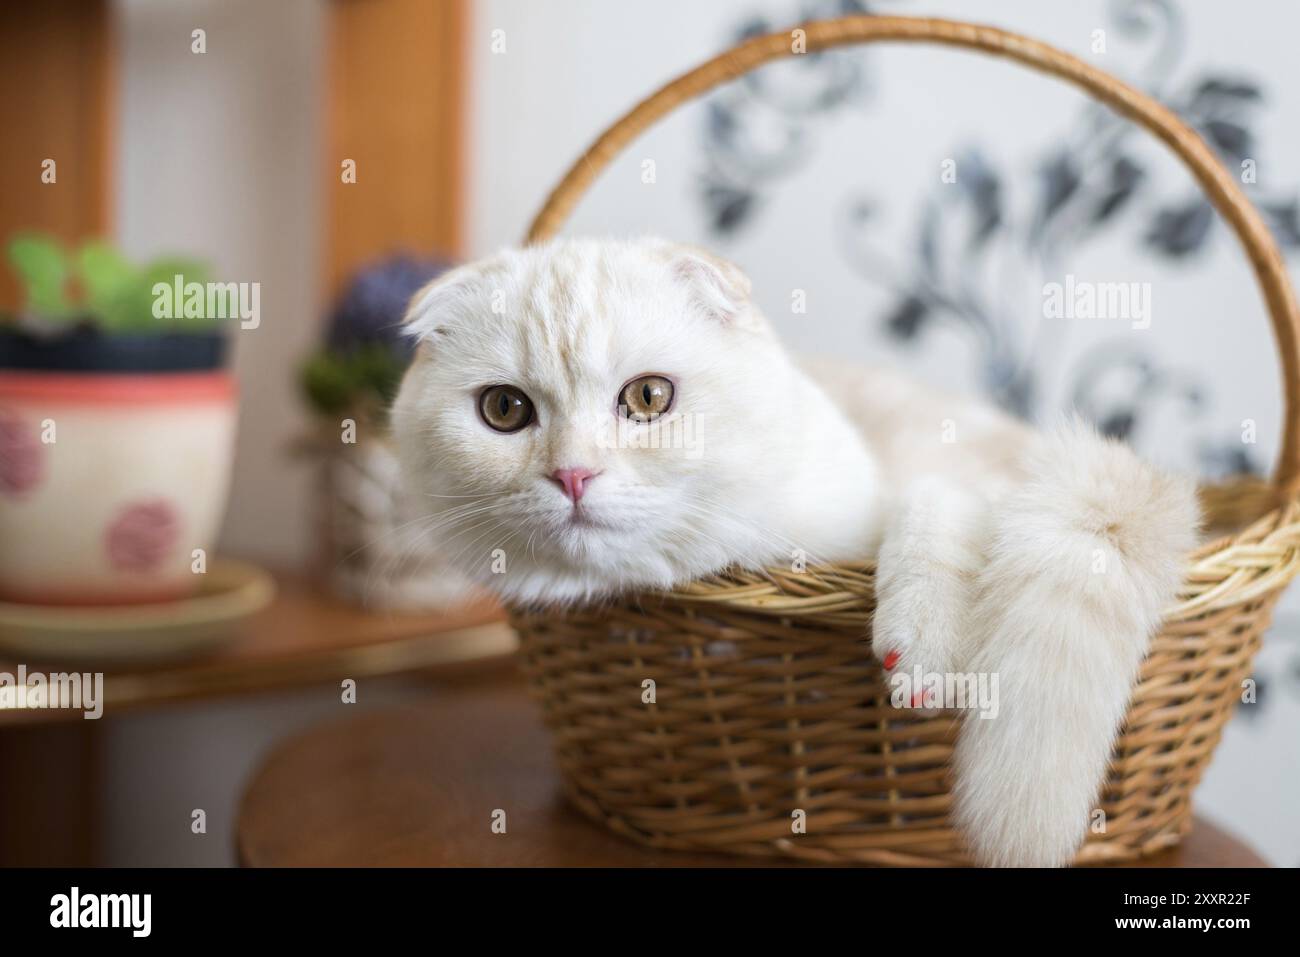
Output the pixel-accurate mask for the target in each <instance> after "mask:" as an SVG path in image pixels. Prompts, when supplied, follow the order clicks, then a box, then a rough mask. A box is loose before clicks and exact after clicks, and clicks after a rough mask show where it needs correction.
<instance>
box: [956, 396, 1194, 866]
mask: <svg viewBox="0 0 1300 957" xmlns="http://www.w3.org/2000/svg"><path fill="white" fill-rule="evenodd" d="M1026 466H1027V467H1026V473H1027V481H1025V482H1024V483H1023V484H1020V485H1018V487H1017V489H1016V490H1015V491H1014V492H1012V493H1010V494H1009V495H1008V496H1007V497H1006V499H1004V500H1003V502H1002V503H1000V505H999V506H998V514H997V515H996V517H995V532H994V540H993V543H992V546H991V550H990V554H989V556H988V558H989V561H988V564H987V566H986V568H985V570H984V572H983V573H982V575H981V579H980V581H979V591H978V594H979V595H980V598H979V601H978V605H977V610H976V614H975V616H974V621H973V625H974V626H975V638H976V642H977V649H976V650H975V651H974V656H973V658H972V660H971V661H970V664H969V667H970V670H971V671H972V672H976V673H980V672H984V673H987V674H989V675H990V676H992V675H997V682H998V683H997V694H998V710H997V714H996V716H994V717H987V718H981V717H980V716H979V714H978V713H975V712H972V713H970V714H969V715H968V717H967V720H966V722H965V724H964V726H963V727H962V729H961V733H960V735H959V738H958V743H957V748H956V755H955V758H954V764H955V771H956V775H955V777H956V782H955V801H954V809H953V817H954V820H955V822H956V824H957V826H958V827H959V828H960V829H961V830H962V831H963V833H964V835H965V837H966V839H967V843H968V844H969V846H970V848H971V851H972V853H973V855H974V857H975V859H976V861H977V862H978V863H981V864H988V865H1003V866H1058V865H1063V864H1066V863H1069V861H1070V860H1071V858H1072V857H1073V855H1074V853H1075V851H1076V850H1077V849H1078V847H1079V844H1080V843H1081V841H1082V839H1083V837H1084V834H1085V828H1086V827H1087V826H1088V824H1089V821H1090V817H1091V812H1092V809H1093V808H1094V807H1095V805H1096V800H1097V796H1098V791H1099V789H1100V786H1101V782H1102V780H1103V777H1104V775H1105V772H1106V766H1107V763H1108V761H1109V759H1110V754H1111V748H1112V746H1113V744H1114V740H1115V736H1116V733H1117V731H1118V728H1119V724H1120V722H1121V721H1122V719H1123V717H1124V714H1125V711H1126V709H1127V707H1128V703H1129V700H1130V697H1131V695H1132V690H1133V684H1134V681H1135V679H1136V676H1137V670H1138V666H1139V665H1140V664H1141V662H1142V659H1143V657H1145V655H1146V652H1147V648H1148V646H1149V644H1150V640H1151V637H1152V635H1153V632H1154V631H1155V629H1156V627H1157V626H1158V624H1159V620H1160V614H1161V611H1162V610H1163V609H1164V608H1166V607H1168V605H1169V604H1171V603H1172V600H1173V599H1174V597H1175V595H1176V592H1177V589H1178V585H1179V583H1180V581H1181V573H1182V567H1183V558H1184V556H1185V555H1186V553H1187V552H1188V551H1189V550H1190V549H1191V547H1192V546H1193V543H1194V540H1195V536H1196V530H1197V525H1198V510H1197V505H1196V499H1195V495H1194V492H1193V487H1192V485H1191V483H1190V482H1188V481H1186V480H1182V479H1178V478H1174V477H1172V476H1169V475H1166V474H1164V473H1162V472H1160V471H1158V470H1156V469H1155V468H1152V467H1151V466H1149V465H1146V464H1144V463H1142V462H1140V461H1139V460H1138V459H1137V458H1136V456H1134V455H1133V454H1132V453H1131V452H1130V451H1129V450H1128V449H1127V448H1125V447H1124V446H1122V445H1120V444H1118V443H1116V442H1112V441H1108V440H1105V439H1103V438H1101V437H1100V436H1099V435H1098V434H1097V433H1096V432H1095V431H1094V430H1093V429H1092V427H1091V426H1088V425H1086V424H1084V423H1083V422H1081V421H1079V420H1074V421H1072V422H1069V423H1067V424H1065V425H1063V426H1062V427H1060V428H1058V429H1056V430H1054V431H1052V432H1050V433H1048V434H1046V435H1044V436H1042V437H1041V438H1040V439H1038V440H1036V441H1035V444H1034V447H1033V449H1032V450H1031V451H1030V452H1029V453H1028V455H1027V461H1026ZM1092 820H1094V821H1095V820H1096V818H1092Z"/></svg>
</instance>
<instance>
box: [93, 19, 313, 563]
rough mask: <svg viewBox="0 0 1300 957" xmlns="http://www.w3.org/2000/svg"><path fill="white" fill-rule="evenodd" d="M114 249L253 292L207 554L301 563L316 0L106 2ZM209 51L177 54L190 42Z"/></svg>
mask: <svg viewBox="0 0 1300 957" xmlns="http://www.w3.org/2000/svg"><path fill="white" fill-rule="evenodd" d="M117 12H118V16H117V23H116V27H117V31H118V39H119V51H120V56H119V64H120V69H121V77H120V83H121V85H120V89H119V99H120V104H119V124H118V132H117V143H116V146H117V156H116V184H117V190H116V209H115V210H114V220H115V223H116V231H117V239H118V240H119V241H120V242H121V243H122V245H123V247H124V248H125V250H126V251H127V252H128V253H129V254H131V255H132V256H138V257H142V258H143V257H150V256H155V255H159V254H164V253H170V254H185V255H189V256H194V257H197V258H202V259H205V260H207V261H208V262H210V263H211V265H212V269H213V273H214V275H215V276H216V277H219V278H220V279H222V280H223V281H234V282H260V283H261V314H262V324H261V326H260V327H259V328H257V329H248V330H237V331H235V334H234V336H233V339H234V342H235V345H236V356H235V369H236V372H237V374H238V377H239V385H240V391H241V395H240V412H241V414H240V420H239V432H238V446H237V449H236V462H235V480H234V484H233V487H232V489H231V495H230V506H229V509H228V512H227V518H226V523H225V527H224V529H223V533H222V539H221V544H222V546H223V548H224V549H225V550H227V551H231V552H234V553H237V554H242V555H247V556H251V557H258V558H262V559H264V560H266V561H268V562H270V563H272V564H274V565H276V566H278V567H288V566H291V565H293V564H296V563H298V562H299V561H300V560H301V559H302V558H304V557H305V556H306V555H307V553H308V549H309V548H310V546H311V536H310V534H309V528H310V517H309V513H308V508H309V505H310V501H311V499H310V496H309V495H308V494H307V492H308V488H309V474H308V472H307V470H306V469H304V468H303V467H301V466H295V465H294V464H293V463H291V462H290V461H289V459H288V456H287V454H286V449H287V446H288V444H289V443H290V442H291V441H292V440H293V439H294V438H295V437H296V436H298V435H300V434H302V432H303V430H304V429H305V428H306V417H305V414H304V412H303V404H302V402H301V400H300V399H299V397H298V392H297V384H296V383H297V379H296V368H297V364H298V362H299V361H301V359H302V357H303V356H304V355H305V354H306V353H307V352H308V351H309V350H310V349H311V347H312V346H313V345H314V343H315V342H316V339H317V337H318V330H319V328H320V326H319V323H320V316H321V312H322V308H323V303H322V302H321V299H320V289H321V285H322V283H321V276H320V263H321V255H322V252H321V248H320V230H321V223H322V222H323V215H322V209H321V197H322V190H321V187H320V183H319V178H318V177H319V174H320V171H321V170H322V169H323V166H322V163H323V159H322V156H321V145H322V119H323V117H322V115H321V114H322V110H323V106H324V98H323V90H324V79H325V76H324V69H323V63H324V53H325V49H324V31H325V14H326V9H325V7H324V5H323V4H321V3H320V2H319V0H276V2H275V3H265V2H260V0H119V3H118V7H117ZM195 29H203V30H205V31H206V33H207V38H206V39H207V52H206V53H202V54H196V53H193V52H191V41H190V35H191V32H192V31H193V30H195Z"/></svg>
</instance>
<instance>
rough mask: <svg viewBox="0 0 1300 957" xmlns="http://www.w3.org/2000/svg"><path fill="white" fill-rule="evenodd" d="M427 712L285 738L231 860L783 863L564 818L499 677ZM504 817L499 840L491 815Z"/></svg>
mask: <svg viewBox="0 0 1300 957" xmlns="http://www.w3.org/2000/svg"><path fill="white" fill-rule="evenodd" d="M432 694H433V696H434V700H433V701H432V702H431V703H430V704H429V705H427V706H421V707H418V708H408V709H403V710H395V711H386V712H373V713H369V714H363V715H359V716H357V717H355V718H351V719H349V720H345V721H341V722H333V723H329V724H325V725H323V726H321V727H318V728H315V729H313V730H311V731H308V732H307V733H306V734H303V735H301V736H299V737H297V738H294V739H291V740H290V741H288V742H287V743H285V744H284V745H282V746H281V747H280V748H278V749H277V750H276V751H275V752H273V753H272V755H271V756H270V757H269V758H268V759H267V761H266V762H265V764H264V765H263V766H262V769H261V770H260V772H259V773H258V774H257V775H256V777H255V778H254V779H253V781H252V783H251V785H250V786H249V789H248V791H247V793H246V795H245V797H244V801H243V806H242V808H241V812H240V815H239V822H238V837H237V839H238V845H239V856H240V860H241V862H243V863H244V864H246V865H251V866H255V867H318V866H385V867H388V866H393V867H395V866H426V867H428V866H431V867H484V866H489V867H491V866H515V867H583V866H589V867H656V866H676V867H680V866H714V867H718V866H721V867H735V866H742V867H743V866H772V865H778V866H790V865H791V864H792V863H793V862H791V861H788V860H784V859H781V860H774V859H749V858H737V857H732V856H724V855H714V854H696V853H684V852H676V851H673V852H667V851H655V850H651V849H648V848H644V847H641V846H639V845H636V844H634V843H631V842H629V841H626V840H624V839H622V838H619V837H617V836H615V835H613V834H611V833H609V832H607V831H605V830H604V829H603V828H601V827H599V826H597V825H596V824H594V823H592V822H590V821H588V820H587V819H586V818H584V817H582V816H581V815H579V814H578V812H577V811H574V810H573V809H571V808H570V807H569V806H568V805H567V804H566V803H565V801H564V799H563V796H562V795H561V792H560V781H559V776H558V772H557V771H556V769H555V765H554V763H553V760H552V757H551V749H550V742H549V740H548V739H547V736H546V733H545V731H544V729H543V728H542V726H541V722H540V720H539V718H538V715H537V712H536V709H535V706H534V705H533V703H532V702H531V701H529V700H528V699H527V697H526V695H525V694H524V691H523V688H522V685H521V684H520V683H519V682H518V681H517V680H516V679H514V678H513V677H511V676H509V675H508V674H506V673H502V672H499V671H498V672H497V673H496V674H495V675H494V676H493V677H491V678H489V679H487V680H484V679H483V678H481V677H479V678H477V680H474V679H473V678H472V677H471V678H465V677H459V678H457V679H455V680H447V681H441V682H436V683H435V684H434V689H433V691H432ZM497 809H501V810H504V811H505V812H506V825H507V827H506V833H505V834H494V833H493V832H492V829H491V822H492V815H493V813H494V812H495V811H496V810H497ZM1135 866H1143V867H1263V866H1266V864H1265V862H1264V861H1263V860H1262V859H1261V858H1260V857H1259V856H1258V855H1256V854H1255V853H1254V852H1253V851H1251V850H1250V849H1249V848H1247V847H1246V846H1245V845H1244V844H1242V843H1241V842H1239V841H1237V840H1235V839H1234V838H1232V837H1229V836H1228V835H1227V834H1224V833H1223V832H1222V831H1220V830H1218V829H1217V828H1215V827H1213V826H1212V825H1210V824H1208V823H1206V822H1204V821H1199V820H1198V821H1197V822H1196V824H1195V827H1194V828H1193V830H1192V832H1191V833H1190V834H1189V835H1188V836H1187V838H1186V839H1185V840H1184V841H1183V843H1182V844H1181V845H1180V846H1179V847H1177V848H1174V849H1172V850H1169V851H1165V852H1163V853H1161V854H1158V855H1155V856H1152V857H1149V858H1146V859H1145V860H1144V861H1142V863H1141V864H1139V865H1135Z"/></svg>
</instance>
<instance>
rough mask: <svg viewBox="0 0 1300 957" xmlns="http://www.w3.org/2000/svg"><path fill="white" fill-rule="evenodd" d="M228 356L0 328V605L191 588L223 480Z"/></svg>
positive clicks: (190, 344)
mask: <svg viewBox="0 0 1300 957" xmlns="http://www.w3.org/2000/svg"><path fill="white" fill-rule="evenodd" d="M224 352H225V349H224V340H223V339H222V337H221V336H220V335H219V334H215V333H213V334H206V333H205V334H198V333H192V334H184V333H179V334H165V335H138V336H137V335H114V336H105V335H103V334H101V333H98V332H96V331H94V330H93V329H90V328H81V329H78V330H76V331H74V332H73V333H72V334H70V335H65V336H60V337H59V338H57V339H53V340H45V339H39V338H34V337H31V336H29V335H25V334H22V333H20V332H17V331H14V330H0V600H4V601H17V602H29V603H41V604H78V605H86V604H129V603H138V602H151V601H168V600H174V599H177V598H182V597H184V596H186V595H188V594H190V593H191V592H192V591H194V589H195V588H196V587H197V585H198V581H199V577H198V572H200V571H202V570H203V569H204V568H205V567H206V561H207V559H208V555H209V553H210V551H211V549H212V546H213V542H214V539H215V537H216V534H217V529H218V527H219V525H220V523H221V518H222V514H223V511H224V509H225V503H226V494H227V490H228V486H229V480H230V467H231V460H232V455H233V443H234V434H235V416H236V396H235V385H234V380H233V377H232V376H231V374H230V372H229V371H228V370H227V369H226V368H225V367H224V361H223V360H224Z"/></svg>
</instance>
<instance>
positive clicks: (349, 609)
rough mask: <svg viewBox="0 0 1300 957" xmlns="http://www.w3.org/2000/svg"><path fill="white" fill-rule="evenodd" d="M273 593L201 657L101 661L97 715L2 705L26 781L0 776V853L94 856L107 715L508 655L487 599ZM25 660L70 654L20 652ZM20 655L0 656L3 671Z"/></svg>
mask: <svg viewBox="0 0 1300 957" xmlns="http://www.w3.org/2000/svg"><path fill="white" fill-rule="evenodd" d="M277 584H278V586H279V589H278V592H277V594H276V598H275V600H274V601H273V602H272V603H271V605H270V606H268V607H267V608H266V609H265V610H263V611H262V612H260V613H259V614H257V615H255V616H253V617H252V618H250V619H249V620H248V621H247V622H246V623H245V624H244V625H243V626H242V627H240V628H239V630H238V631H237V633H236V634H235V635H234V636H233V637H232V639H231V641H230V642H228V643H227V644H226V645H224V646H222V647H221V648H220V649H219V650H216V651H214V652H213V653H211V654H210V655H207V656H205V657H202V658H196V659H193V660H189V661H184V662H171V663H167V664H161V665H157V666H153V667H149V666H141V665H131V666H129V667H127V666H123V667H117V668H114V667H112V666H106V665H97V666H95V670H103V671H104V694H103V696H104V717H103V719H102V720H100V721H86V720H83V718H82V715H81V712H79V711H72V710H66V709H48V710H47V709H33V710H27V711H18V710H12V709H7V710H0V767H3V768H21V769H22V777H23V786H22V787H21V788H19V787H12V788H0V865H15V864H23V865H63V866H85V865H88V864H94V863H97V862H98V857H97V851H98V843H99V836H98V825H97V821H98V817H99V814H98V808H97V798H98V794H99V791H100V787H99V780H100V775H101V774H102V773H103V768H102V767H101V760H100V751H101V748H100V739H101V737H102V733H101V731H102V726H103V725H104V724H105V723H106V722H109V721H111V720H112V719H113V718H114V717H115V716H117V715H120V714H124V713H127V712H138V711H140V710H142V709H149V708H161V707H164V706H167V705H173V704H177V703H181V702H198V701H208V700H216V699H218V698H223V697H228V696H231V695H239V694H252V693H256V692H266V691H273V690H276V689H282V688H292V687H303V686H307V685H312V684H322V683H325V682H335V681H339V680H341V679H342V678H344V677H349V678H357V679H361V678H367V677H376V676H382V675H393V674H405V673H414V672H421V671H425V670H427V669H429V668H432V667H435V666H438V667H443V666H452V665H455V664H456V663H458V662H466V661H474V660H479V659H483V658H492V657H494V656H495V657H499V656H502V655H507V654H509V653H510V651H512V650H513V648H514V647H515V642H516V639H515V636H514V634H513V632H511V631H510V629H509V628H508V627H507V626H506V624H505V621H504V616H503V614H502V612H501V611H500V610H499V608H498V607H497V606H496V605H494V604H489V603H480V604H477V605H472V606H469V607H465V608H461V609H456V610H454V611H450V612H446V613H440V614H414V615H412V614H399V613H375V612H369V611H366V610H364V609H361V608H358V607H356V606H354V605H350V604H347V603H346V602H343V601H341V600H339V599H337V598H334V597H331V596H330V595H328V594H327V593H325V592H323V591H321V590H318V589H315V588H313V587H312V586H310V585H308V584H307V583H306V582H305V581H304V580H302V579H301V578H295V577H291V576H286V577H277ZM24 664H26V665H27V667H28V669H29V670H31V671H66V670H69V666H68V664H67V663H56V664H50V665H48V666H47V665H46V664H45V663H43V662H40V661H26V662H24ZM15 668H16V665H14V664H12V663H8V662H3V661H0V671H9V672H11V673H12V672H13V671H14V670H15Z"/></svg>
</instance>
